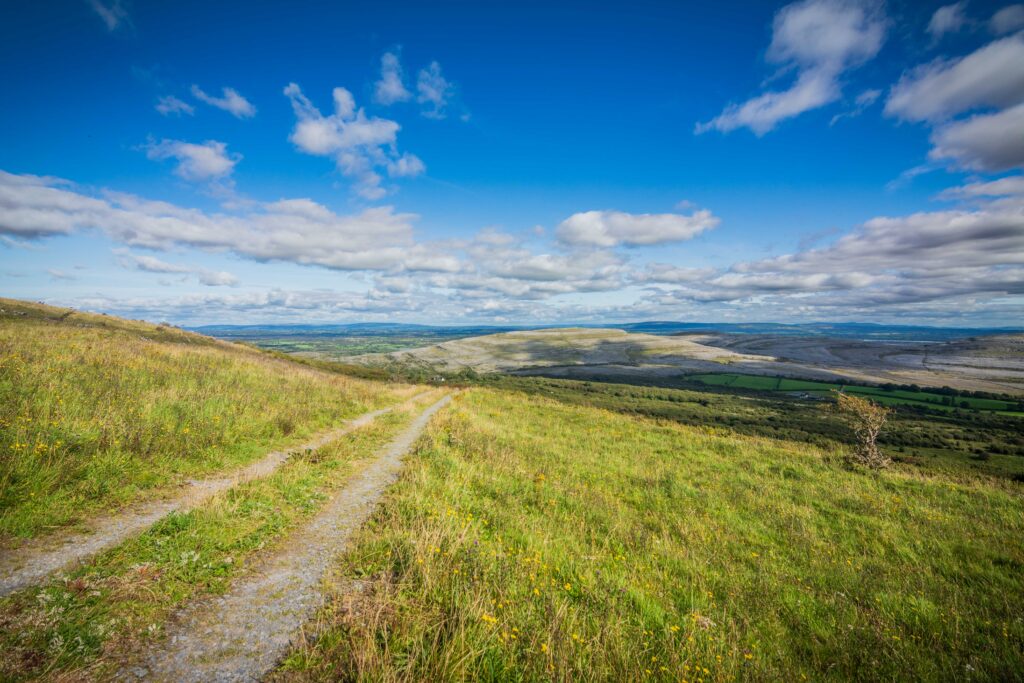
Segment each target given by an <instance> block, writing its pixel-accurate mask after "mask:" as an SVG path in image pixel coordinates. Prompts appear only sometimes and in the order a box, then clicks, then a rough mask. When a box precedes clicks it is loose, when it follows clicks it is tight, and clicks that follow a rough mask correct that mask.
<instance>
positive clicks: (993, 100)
mask: <svg viewBox="0 0 1024 683" xmlns="http://www.w3.org/2000/svg"><path fill="white" fill-rule="evenodd" d="M1021 64H1024V36H1021V35H1016V36H1010V37H1008V38H1003V39H1001V40H996V41H994V42H992V43H989V44H988V45H985V46H984V47H982V48H980V49H978V50H977V51H975V52H973V53H972V54H970V55H967V56H966V57H963V58H961V59H954V60H937V61H934V62H931V63H930V64H924V65H922V66H920V67H917V68H916V69H913V70H912V71H910V72H908V73H906V74H904V75H903V77H901V78H900V80H899V82H898V83H897V84H896V85H895V86H894V87H893V89H892V91H891V92H890V93H889V99H888V100H887V101H886V103H885V113H886V114H888V115H890V116H896V117H898V118H901V119H904V120H909V121H929V122H939V121H943V120H946V119H949V118H951V117H953V116H956V115H957V114H961V113H963V112H967V111H970V110H973V109H978V108H982V107H1006V106H1009V105H1012V104H1016V103H1018V102H1020V101H1021V100H1024V69H1022V68H1021V66H1020V65H1021Z"/></svg>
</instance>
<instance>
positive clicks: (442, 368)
mask: <svg viewBox="0 0 1024 683" xmlns="http://www.w3.org/2000/svg"><path fill="white" fill-rule="evenodd" d="M351 360H352V361H353V362H358V363H362V364H365V365H369V366H371V367H379V368H386V369H394V370H396V371H400V372H404V373H407V374H408V373H420V374H421V375H424V376H430V375H431V374H436V373H442V374H445V373H447V374H452V373H459V372H465V371H471V372H474V373H477V374H487V373H495V372H500V373H506V374H520V375H542V376H546V377H564V378H568V379H588V378H593V377H598V376H600V377H602V378H610V379H612V380H613V381H624V382H628V381H630V379H631V378H640V379H643V378H647V379H661V380H663V379H667V378H673V377H680V376H682V375H691V374H709V373H712V374H713V373H721V372H734V373H739V374H745V375H761V376H768V377H779V376H781V377H791V378H797V379H806V380H811V381H820V382H827V383H840V384H844V383H856V384H887V383H891V384H901V385H902V384H907V385H909V384H919V385H921V386H925V387H936V388H940V387H952V388H955V389H959V390H963V391H982V392H992V393H999V394H1012V395H1015V396H1016V395H1022V394H1024V337H1022V336H1021V335H1019V334H1018V335H1012V334H1006V335H992V336H990V337H983V338H970V339H966V340H965V339H956V340H952V341H944V342H935V343H923V342H881V341H859V340H855V339H828V338H824V337H796V336H791V335H789V336H772V335H755V334H708V333H692V334H691V333H685V334H675V335H670V336H664V335H653V334H639V333H631V332H626V331H623V330H618V329H591V328H562V329H545V330H530V331H517V332H507V333H503V334H492V335H487V336H484V337H470V338H466V339H458V340H454V341H448V342H443V343H440V344H435V345H433V346H426V347H422V348H415V349H409V350H405V351H396V352H392V353H387V354H368V355H362V356H354V357H353V358H352V359H351Z"/></svg>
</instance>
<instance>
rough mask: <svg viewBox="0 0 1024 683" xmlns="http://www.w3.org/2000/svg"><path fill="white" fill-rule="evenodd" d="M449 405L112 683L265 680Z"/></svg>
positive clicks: (180, 619) (423, 419)
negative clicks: (336, 565) (334, 566)
mask: <svg viewBox="0 0 1024 683" xmlns="http://www.w3.org/2000/svg"><path fill="white" fill-rule="evenodd" d="M449 401H451V396H450V395H448V396H445V397H443V398H441V399H440V400H439V401H437V402H436V403H434V404H433V405H431V406H430V407H428V408H427V409H426V410H424V411H423V412H422V413H421V414H420V415H419V416H418V417H416V419H415V420H413V422H412V423H411V424H410V425H409V426H408V427H407V428H406V429H405V430H404V431H403V432H402V433H401V434H399V435H398V436H397V437H395V439H394V440H393V441H391V443H390V444H388V445H387V446H386V447H385V448H384V449H383V450H382V451H381V453H380V455H379V457H377V458H376V459H375V460H373V461H371V462H370V463H369V464H367V465H366V466H365V467H364V468H363V469H362V470H361V471H360V472H359V473H357V474H355V475H353V477H352V478H351V479H349V481H348V483H347V484H346V485H345V487H344V488H343V489H341V490H340V491H338V492H337V493H336V494H335V495H334V496H333V499H332V501H331V502H330V503H329V504H328V506H327V507H326V508H325V509H324V510H323V511H321V512H320V513H319V514H318V515H317V516H316V517H314V518H313V520H312V521H311V522H309V523H308V524H307V525H306V526H304V527H303V528H301V529H300V530H298V531H296V532H294V533H293V534H292V535H291V536H290V537H289V538H288V539H287V540H286V541H285V543H284V545H283V546H282V547H281V548H280V549H279V550H278V551H276V552H275V553H274V554H273V555H272V556H270V557H268V558H266V559H265V560H263V561H262V562H261V563H260V564H259V565H258V566H257V567H256V569H255V570H254V571H253V573H252V574H249V575H246V576H243V577H241V578H240V579H239V580H238V581H237V582H236V583H235V584H234V585H233V586H232V587H231V588H230V589H229V590H228V592H227V593H226V594H224V595H222V596H219V597H215V598H208V599H204V600H199V601H197V602H195V603H193V604H191V605H189V606H188V607H185V608H184V609H182V610H181V611H180V612H179V613H178V614H177V615H176V617H175V618H173V619H172V620H171V622H170V623H169V626H168V635H167V638H166V640H165V641H163V643H162V644H161V645H159V646H158V648H157V649H156V650H155V651H153V652H150V653H149V654H148V655H147V656H145V657H144V658H143V659H142V660H141V663H138V664H134V665H130V666H126V667H124V668H122V670H121V671H120V673H119V674H118V675H117V679H118V680H143V679H144V680H155V681H174V682H175V683H187V682H190V681H196V682H199V681H254V680H259V679H260V678H261V677H263V676H265V675H266V674H267V673H268V672H270V671H271V670H272V669H273V667H274V666H275V665H276V664H277V663H278V662H279V661H280V659H281V658H282V657H283V656H284V655H285V654H286V652H287V650H288V647H289V646H290V645H291V643H292V641H293V639H294V637H295V636H296V634H297V633H298V632H299V629H300V628H301V626H302V625H303V624H304V623H306V622H308V621H309V620H310V619H311V618H312V617H313V615H314V614H315V612H316V610H317V609H318V608H319V607H320V606H321V604H322V602H323V593H322V586H321V583H322V580H323V577H324V575H325V574H326V572H327V570H328V568H329V567H330V564H331V562H332V561H333V560H334V559H335V558H336V557H337V556H338V555H339V554H341V553H342V552H343V551H344V549H345V546H346V545H347V544H348V541H349V539H350V538H351V536H352V533H353V532H354V531H355V530H356V529H358V528H359V527H360V526H361V525H362V524H363V523H364V522H365V521H366V520H367V519H368V518H369V516H370V514H371V513H372V512H373V509H374V507H375V506H376V504H377V502H378V500H379V499H380V497H381V495H382V494H383V492H384V490H385V489H386V488H387V487H388V486H389V485H390V484H391V483H392V482H393V481H394V480H395V479H397V477H398V472H399V470H400V468H401V466H402V459H403V457H404V456H405V454H406V453H407V452H408V451H409V449H410V448H411V447H412V445H413V443H414V442H415V441H416V439H417V438H418V437H419V436H420V434H421V433H422V432H423V429H424V428H425V427H426V426H427V423H428V422H429V421H430V418H431V417H432V416H433V415H434V414H435V413H436V412H437V411H438V410H440V409H441V408H443V407H444V406H445V405H447V404H448V403H449Z"/></svg>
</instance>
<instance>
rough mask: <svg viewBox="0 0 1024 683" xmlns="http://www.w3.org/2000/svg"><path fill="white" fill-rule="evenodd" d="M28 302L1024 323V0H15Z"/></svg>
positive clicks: (188, 319)
mask: <svg viewBox="0 0 1024 683" xmlns="http://www.w3.org/2000/svg"><path fill="white" fill-rule="evenodd" d="M0 82H2V83H3V92H4V104H3V106H2V107H0V295H2V296H8V297H14V298H20V299H29V300H39V301H44V302H47V303H52V304H56V305H61V306H73V307H76V308H81V309H86V310H92V311H102V312H107V313H111V314H114V315H121V316H126V317H130V318H143V319H147V320H153V321H168V322H172V323H175V324H187V325H198V324H209V323H220V324H227V323H286V322H287V323H298V322H354V321H395V322H414V323H434V324H456V323H460V324H461V323H471V324H492V323H493V324H510V323H515V324H552V323H574V322H577V323H600V322H602V321H604V322H628V321H639V320H677V321H701V322H742V321H755V322H756V321H776V322H810V321H859V322H879V323H914V324H931V325H943V326H1012V325H1018V326H1019V325H1021V324H1022V323H1024V176H1022V175H1021V170H1022V168H1024V4H1007V3H1005V2H1002V3H989V2H981V1H980V0H964V1H961V2H957V3H954V4H943V3H942V2H936V3H926V2H906V1H904V2H898V1H896V0H893V1H892V2H887V3H883V2H875V1H870V0H866V1H860V0H802V1H799V2H793V3H789V4H786V3H768V2H721V3H706V2H701V3H697V2H692V3H690V2H679V1H675V2H667V1H663V2H651V1H647V0H633V1H631V2H628V3H627V2H623V3H611V2H608V3H594V2H554V1H552V0H548V1H546V2H523V1H517V2H511V3H505V2H486V3H479V2H463V1H459V2H438V3H422V2H386V1H383V2H373V3H365V2H361V3H354V2H327V1H314V0H298V1H296V2H291V3H271V2H262V1H259V0H248V1H246V2H230V1H226V2H216V3H210V2H194V1H192V0H181V1H179V2H174V3H167V2H156V1H152V2H144V1H143V0H134V1H129V0H48V2H45V3H41V2H37V3H25V2H14V1H13V0H0Z"/></svg>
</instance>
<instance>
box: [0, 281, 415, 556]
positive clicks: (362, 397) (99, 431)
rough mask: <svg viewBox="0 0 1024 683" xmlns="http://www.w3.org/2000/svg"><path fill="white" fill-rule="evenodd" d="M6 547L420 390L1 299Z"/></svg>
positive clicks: (1, 503)
mask: <svg viewBox="0 0 1024 683" xmlns="http://www.w3.org/2000/svg"><path fill="white" fill-rule="evenodd" d="M0 309H2V313H0V453H4V454H5V457H4V458H3V459H2V460H0V544H3V543H11V542H14V541H15V540H16V539H17V538H25V537H31V536H35V535H38V534H40V533H43V532H46V531H52V530H54V529H55V528H59V527H64V526H67V525H70V524H74V523H76V522H78V521H81V520H83V519H85V518H86V517H88V516H89V515H92V514H95V513H97V512H99V511H101V510H104V509H111V508H116V507H118V506H121V505H124V504H126V503H128V502H133V501H136V500H139V499H140V497H143V496H155V495H158V494H159V493H160V491H162V490H164V489H166V488H167V487H171V486H174V485H176V484H179V483H181V482H182V481H184V480H186V479H189V478H195V477H200V476H202V475H204V474H207V473H210V472H214V471H219V470H224V469H227V468H230V467H233V466H238V465H242V464H245V463H247V462H249V461H251V460H253V459H255V458H257V457H259V456H262V455H264V454H265V453H266V452H267V451H268V450H270V449H273V448H279V447H286V446H288V445H291V444H294V443H299V442H301V440H302V439H303V438H305V437H308V436H309V435H311V434H313V433H315V432H317V431H320V430H323V429H325V428H328V427H334V426H337V425H339V424H340V423H341V422H342V421H344V420H345V419H347V418H350V417H354V416H356V415H359V414H361V413H364V412H366V411H368V410H372V409H375V408H379V407H382V406H384V405H389V404H393V403H396V402H397V401H399V400H401V399H402V398H404V397H407V396H410V395H411V394H412V393H413V392H415V391H416V389H415V388H413V387H411V386H405V385H401V384H390V385H388V384H382V383H379V382H367V381H363V380H360V379H357V378H353V377H348V376H344V375H340V374H337V373H331V372H325V371H323V370H319V369H316V368H312V367H304V366H302V365H298V364H296V363H294V362H290V361H287V360H281V359H277V358H273V357H271V356H269V355H267V354H264V353H260V352H258V351H255V350H252V349H248V348H246V347H242V346H238V345H235V344H228V343H224V342H218V341H216V340H213V339H211V338H209V337H203V336H200V335H196V334H191V333H188V332H184V331H181V330H178V329H176V328H172V327H169V326H157V325H151V324H147V323H137V322H131V321H122V320H119V319H115V318H109V317H105V316H94V315H89V314H82V313H74V312H71V311H68V310H67V309H56V308H50V307H43V306H37V305H24V304H21V303H19V302H14V301H11V300H0Z"/></svg>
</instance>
